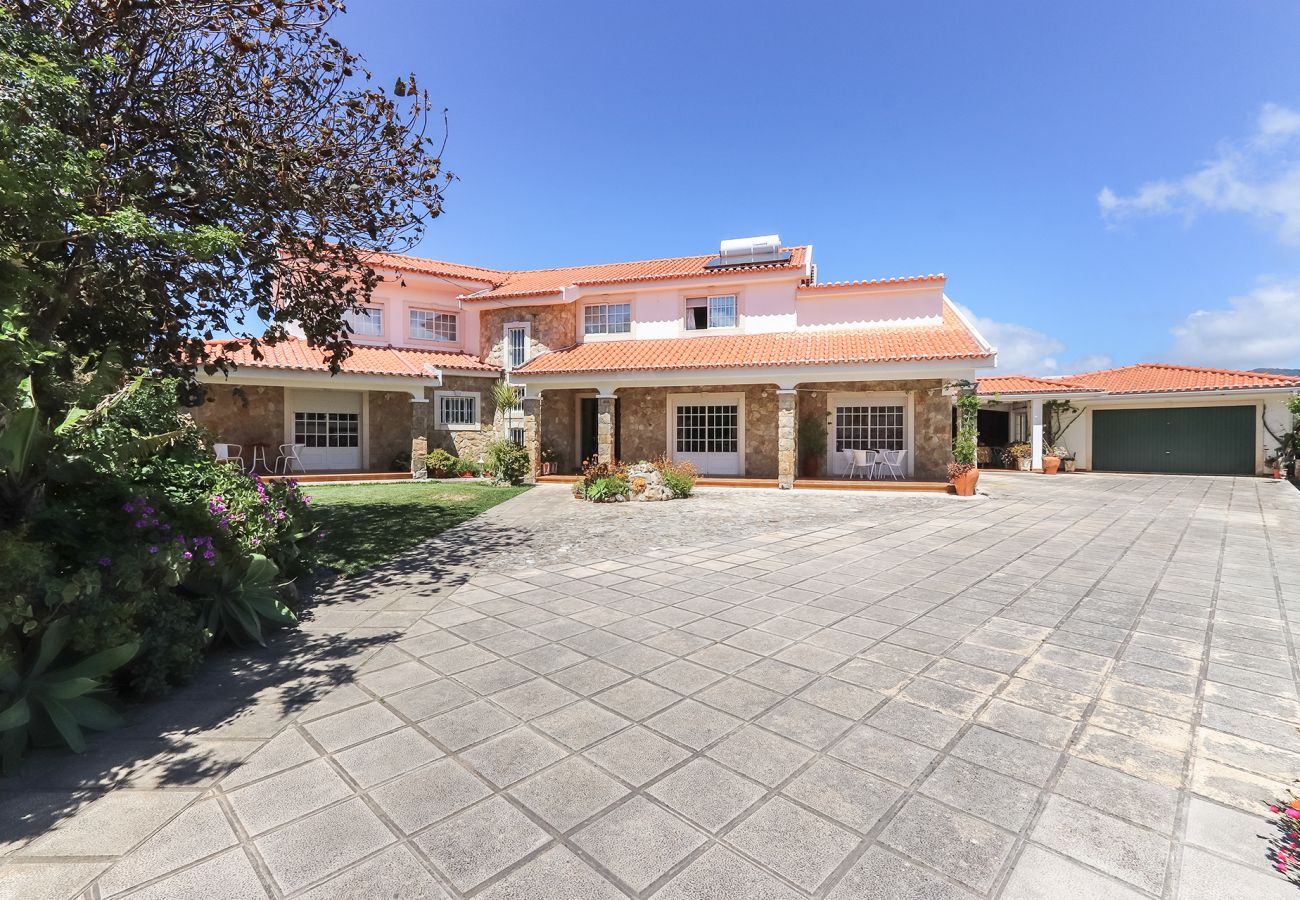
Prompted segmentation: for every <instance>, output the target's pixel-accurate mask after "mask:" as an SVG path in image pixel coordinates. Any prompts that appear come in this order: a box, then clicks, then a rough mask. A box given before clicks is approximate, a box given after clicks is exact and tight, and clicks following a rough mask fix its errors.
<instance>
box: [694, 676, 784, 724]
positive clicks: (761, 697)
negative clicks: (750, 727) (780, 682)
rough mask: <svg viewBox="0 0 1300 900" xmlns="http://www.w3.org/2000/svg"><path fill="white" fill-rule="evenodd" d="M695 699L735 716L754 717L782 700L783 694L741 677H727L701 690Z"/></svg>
mask: <svg viewBox="0 0 1300 900" xmlns="http://www.w3.org/2000/svg"><path fill="white" fill-rule="evenodd" d="M695 699H696V700H699V701H701V702H704V703H707V704H709V706H713V707H716V708H718V709H720V710H722V711H723V712H727V713H731V714H732V715H733V716H738V717H740V718H742V719H752V718H754V717H755V716H757V715H759V714H761V713H763V712H766V711H767V710H769V709H771V708H772V707H773V706H775V705H776V704H777V703H779V702H781V700H782V695H781V694H778V693H777V692H776V691H771V690H768V689H767V688H765V687H759V686H758V685H756V684H751V683H750V682H748V681H742V680H741V679H739V678H726V679H724V680H722V681H719V682H718V683H717V684H714V685H712V686H711V687H707V688H705V689H704V690H702V691H700V692H699V693H698V694H696V695H695Z"/></svg>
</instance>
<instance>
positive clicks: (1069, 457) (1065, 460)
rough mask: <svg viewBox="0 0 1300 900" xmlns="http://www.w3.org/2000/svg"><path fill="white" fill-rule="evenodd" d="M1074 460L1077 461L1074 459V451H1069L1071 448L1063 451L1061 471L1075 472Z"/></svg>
mask: <svg viewBox="0 0 1300 900" xmlns="http://www.w3.org/2000/svg"><path fill="white" fill-rule="evenodd" d="M1074 462H1075V460H1074V453H1072V452H1071V451H1069V450H1067V451H1066V452H1064V453H1062V454H1061V471H1062V472H1073V471H1074Z"/></svg>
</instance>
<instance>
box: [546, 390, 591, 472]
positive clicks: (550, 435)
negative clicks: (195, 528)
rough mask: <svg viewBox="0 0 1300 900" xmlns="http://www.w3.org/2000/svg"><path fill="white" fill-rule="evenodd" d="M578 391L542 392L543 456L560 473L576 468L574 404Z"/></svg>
mask: <svg viewBox="0 0 1300 900" xmlns="http://www.w3.org/2000/svg"><path fill="white" fill-rule="evenodd" d="M580 394H581V392H580V391H544V392H543V393H542V409H541V413H540V414H539V419H540V425H539V427H540V429H541V435H540V437H541V445H542V446H541V453H542V458H543V459H549V460H551V461H552V462H554V463H555V464H556V466H557V467H558V471H560V472H576V471H577V470H578V464H579V459H578V449H577V446H576V444H575V443H574V441H575V440H576V439H577V430H578V423H577V419H576V416H577V407H578V396H579V395H580Z"/></svg>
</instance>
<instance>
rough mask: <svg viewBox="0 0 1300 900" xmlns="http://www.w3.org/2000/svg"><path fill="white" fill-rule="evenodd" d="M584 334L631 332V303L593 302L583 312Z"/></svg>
mask: <svg viewBox="0 0 1300 900" xmlns="http://www.w3.org/2000/svg"><path fill="white" fill-rule="evenodd" d="M582 331H583V334H629V333H631V331H632V304H631V303H592V304H591V305H589V306H587V307H585V308H584V309H583V312H582Z"/></svg>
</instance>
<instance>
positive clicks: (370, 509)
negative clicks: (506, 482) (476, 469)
mask: <svg viewBox="0 0 1300 900" xmlns="http://www.w3.org/2000/svg"><path fill="white" fill-rule="evenodd" d="M303 490H304V491H306V493H308V494H309V495H311V498H312V506H313V507H314V508H315V510H316V515H317V518H318V521H319V522H320V526H321V528H322V529H323V530H324V531H325V539H324V540H323V541H322V549H321V557H320V562H321V564H322V565H325V566H329V567H330V568H333V569H337V570H338V571H340V572H342V573H343V574H345V575H358V574H360V573H362V572H365V571H366V570H368V569H371V568H374V567H375V566H376V565H378V564H379V563H382V562H384V561H385V560H387V559H391V558H392V557H394V556H396V555H397V554H399V553H402V552H403V551H405V550H409V549H411V548H412V547H414V546H416V545H417V544H420V543H421V542H423V541H425V540H428V539H429V538H431V537H433V536H434V535H437V534H441V533H442V532H444V531H446V530H447V529H448V528H452V527H454V526H456V525H459V524H460V523H461V522H464V521H466V520H467V519H472V518H474V517H475V516H477V515H478V514H479V513H481V512H483V511H484V510H486V509H490V508H492V507H493V506H496V505H497V504H498V503H501V502H503V501H505V500H509V499H510V498H511V497H514V496H516V495H518V494H520V493H522V492H524V491H526V490H528V488H526V487H502V486H498V485H492V484H484V483H482V482H470V483H467V484H460V483H450V484H444V483H439V482H398V483H395V484H311V485H303Z"/></svg>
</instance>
